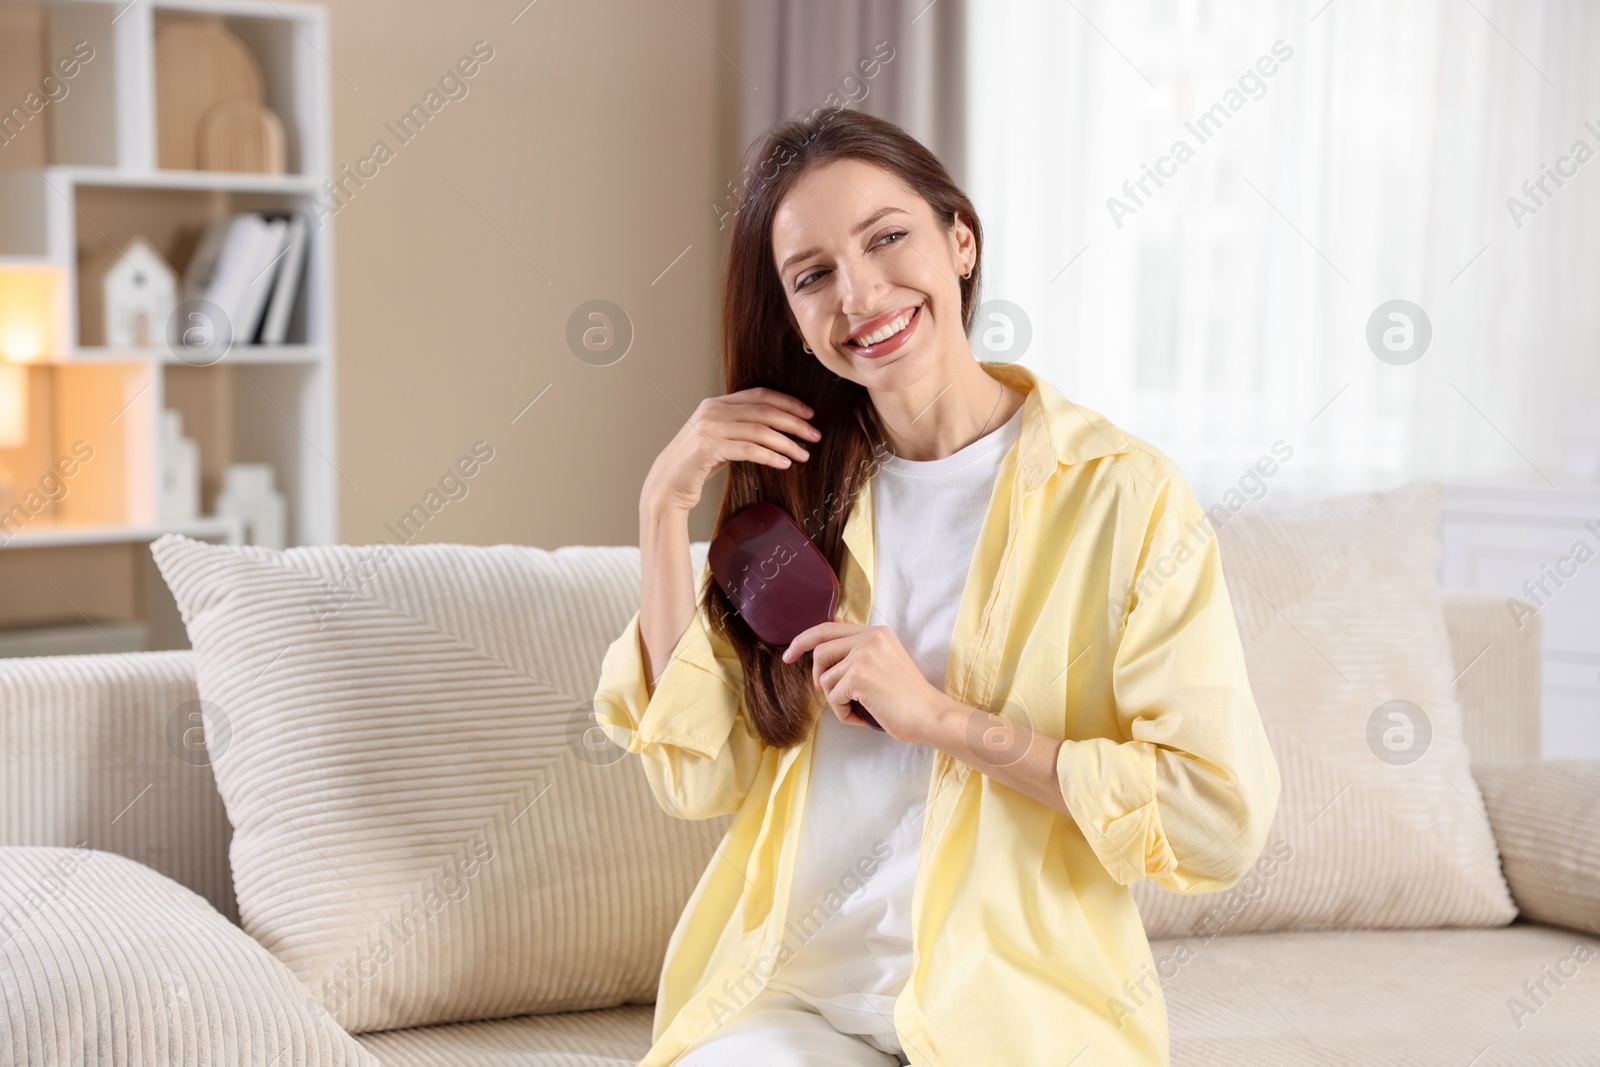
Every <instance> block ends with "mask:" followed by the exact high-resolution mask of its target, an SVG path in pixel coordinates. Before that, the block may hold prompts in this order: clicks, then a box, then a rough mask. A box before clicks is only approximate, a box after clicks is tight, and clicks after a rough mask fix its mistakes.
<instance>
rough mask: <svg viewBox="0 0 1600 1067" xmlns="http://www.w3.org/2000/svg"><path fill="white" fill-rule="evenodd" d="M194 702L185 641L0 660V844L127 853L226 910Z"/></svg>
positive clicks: (218, 833)
mask: <svg viewBox="0 0 1600 1067" xmlns="http://www.w3.org/2000/svg"><path fill="white" fill-rule="evenodd" d="M200 709H201V705H200V702H199V693H198V692H197V691H196V688H195V674H194V653H193V652H189V651H186V650H185V651H175V652H130V653H123V654H116V655H112V654H105V655H84V656H35V657H25V658H20V659H0V845H35V846H39V845H53V846H57V847H62V848H71V847H74V846H83V847H87V848H92V849H100V850H102V851H106V852H115V853H117V854H119V855H123V856H128V857H130V858H131V859H135V860H138V861H139V862H140V863H143V864H145V865H147V866H149V867H152V868H154V869H155V870H157V871H160V872H161V873H162V874H165V875H167V876H168V877H170V878H173V879H175V880H176V881H177V882H179V883H180V884H182V885H185V886H187V887H189V888H190V889H192V890H194V891H195V892H197V893H199V894H200V895H201V896H203V897H205V898H206V899H207V900H209V901H210V902H211V903H212V905H213V906H214V907H216V908H217V910H218V911H221V912H222V913H223V914H224V915H225V916H227V917H228V918H229V919H232V920H234V921H238V914H239V910H238V904H237V902H236V900H235V897H234V891H233V878H232V874H231V873H230V869H229V866H228V843H229V840H230V838H231V837H232V830H231V828H230V827H229V825H228V816H227V811H226V809H225V808H224V807H223V804H222V797H221V796H220V795H219V794H218V792H217V783H216V779H215V777H213V775H212V773H211V766H210V762H209V755H208V752H209V750H207V749H205V748H204V747H203V746H201V747H196V744H195V741H196V738H199V737H202V736H203V734H202V731H201V730H199V729H198V728H197V726H198V724H200V723H201V721H202V720H201V716H200V715H199V711H200ZM224 714H225V712H224ZM206 739H207V740H210V739H209V738H206Z"/></svg>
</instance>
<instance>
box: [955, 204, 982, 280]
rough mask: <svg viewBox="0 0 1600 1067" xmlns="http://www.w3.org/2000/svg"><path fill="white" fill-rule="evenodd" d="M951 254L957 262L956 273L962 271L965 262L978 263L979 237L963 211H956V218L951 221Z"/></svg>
mask: <svg viewBox="0 0 1600 1067" xmlns="http://www.w3.org/2000/svg"><path fill="white" fill-rule="evenodd" d="M950 241H951V246H950V255H951V258H952V259H953V260H954V262H955V266H956V273H957V274H960V273H961V267H962V264H964V263H969V262H970V263H971V264H972V265H973V266H974V267H976V266H977V265H978V239H977V236H976V235H975V234H973V232H972V227H971V226H970V225H968V224H967V220H966V219H964V218H962V217H961V212H960V211H956V212H955V218H954V220H952V221H951V223H950Z"/></svg>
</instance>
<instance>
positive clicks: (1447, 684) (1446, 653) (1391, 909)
mask: <svg viewBox="0 0 1600 1067" xmlns="http://www.w3.org/2000/svg"><path fill="white" fill-rule="evenodd" d="M1439 505H1440V486H1439V485H1438V483H1436V482H1425V481H1414V482H1410V483H1408V484H1406V485H1404V486H1401V487H1400V488H1398V489H1392V490H1388V491H1382V492H1364V493H1351V494H1346V495H1341V496H1334V497H1327V498H1323V499H1319V500H1312V501H1308V502H1304V503H1300V504H1294V505H1290V506H1280V507H1268V506H1265V505H1249V506H1246V507H1244V508H1243V509H1241V510H1239V511H1238V512H1237V513H1236V514H1233V515H1231V516H1224V515H1219V514H1218V513H1215V512H1214V513H1213V514H1212V516H1211V523H1210V528H1211V529H1213V530H1214V531H1215V536H1216V537H1217V538H1218V539H1219V541H1220V544H1221V549H1222V560H1223V569H1224V573H1225V575H1226V577H1227V581H1228V594H1229V597H1230V599H1231V600H1232V602H1233V609H1234V616H1235V618H1236V620H1237V622H1238V626H1239V636H1240V640H1241V641H1242V642H1243V645H1244V653H1245V661H1246V665H1247V667H1248V670H1249V673H1250V687H1251V691H1252V692H1253V693H1254V695H1255V698H1256V705H1257V707H1258V708H1259V709H1260V712H1261V718H1262V721H1263V723H1264V724H1265V725H1266V729H1267V734H1268V737H1269V738H1270V739H1271V742H1272V750H1273V754H1274V755H1275V756H1276V757H1277V760H1278V766H1279V770H1280V775H1281V778H1282V781H1283V788H1282V793H1281V796H1280V798H1279V801H1278V812H1277V816H1276V818H1275V819H1274V821H1273V825H1272V830H1271V831H1270V833H1269V834H1268V836H1267V844H1266V846H1265V847H1264V848H1263V850H1262V854H1261V857H1260V858H1259V859H1258V861H1257V863H1256V865H1255V867H1254V869H1252V870H1251V871H1250V872H1248V873H1247V874H1246V875H1245V876H1244V878H1242V879H1241V880H1240V881H1239V882H1238V883H1237V884H1236V885H1235V886H1234V887H1232V888H1231V889H1228V890H1224V891H1222V892H1218V893H1207V894H1201V895H1197V896H1177V895H1174V894H1171V893H1168V892H1166V891H1165V890H1163V889H1161V888H1160V887H1159V886H1156V885H1154V884H1152V883H1150V882H1140V883H1136V884H1135V885H1134V886H1133V887H1132V892H1133V894H1134V899H1135V900H1136V901H1137V903H1138V905H1139V912H1140V915H1141V916H1142V917H1143V918H1144V922H1145V930H1146V932H1147V933H1148V934H1149V935H1150V937H1152V938H1159V937H1182V936H1189V935H1192V934H1196V933H1200V934H1207V933H1220V932H1227V933H1245V932H1249V931H1262V930H1316V929H1323V928H1332V927H1341V928H1395V927H1430V926H1500V925H1504V924H1506V923H1509V922H1510V921H1511V920H1512V919H1513V918H1515V917H1516V913H1517V910H1516V905H1515V904H1514V903H1513V902H1512V899H1511V894H1510V891H1509V890H1508V888H1507V886H1506V881H1505V878H1504V877H1503V876H1502V874H1501V871H1500V857H1499V853H1498V851H1497V849H1496V846H1495V840H1494V835H1493V833H1492V831H1491V830H1490V827H1489V822H1488V819H1487V818H1486V817H1485V816H1484V814H1483V799H1482V797H1481V795H1480V794H1479V791H1478V786H1477V783H1476V782H1475V781H1474V779H1473V776H1472V769H1471V765H1470V762H1471V761H1470V757H1469V754H1468V751H1467V745H1466V740H1465V737H1464V734H1463V729H1462V719H1461V708H1460V706H1459V705H1458V704H1457V702H1456V697H1455V678H1454V675H1455V670H1454V666H1453V663H1452V653H1451V644H1450V637H1449V633H1448V631H1447V629H1446V626H1445V621H1444V608H1443V601H1442V596H1441V592H1440V588H1439V577H1438V575H1439V554H1440V545H1439ZM1219 518H1220V519H1224V520H1225V521H1220V522H1219ZM1163 547H1164V546H1163ZM1177 565H1179V566H1181V565H1182V563H1181V562H1179V563H1178V564H1177Z"/></svg>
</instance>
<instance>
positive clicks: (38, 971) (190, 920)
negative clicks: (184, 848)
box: [0, 845, 378, 1067]
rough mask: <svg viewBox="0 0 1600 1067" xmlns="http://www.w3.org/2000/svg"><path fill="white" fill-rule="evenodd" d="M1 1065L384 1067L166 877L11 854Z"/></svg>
mask: <svg viewBox="0 0 1600 1067" xmlns="http://www.w3.org/2000/svg"><path fill="white" fill-rule="evenodd" d="M0 1063H8V1064H11V1063H15V1064H28V1065H29V1067H80V1065H82V1064H89V1063H103V1064H168V1063H172V1064H180V1063H181V1064H184V1065H186V1067H268V1065H269V1064H270V1065H276V1067H345V1065H353V1067H377V1065H378V1061H377V1059H376V1058H375V1057H373V1056H372V1055H371V1054H370V1053H368V1052H366V1051H364V1050H363V1049H362V1048H361V1046H360V1045H358V1044H357V1043H356V1041H355V1039H353V1038H352V1037H350V1035H348V1034H346V1033H345V1032H344V1031H342V1030H341V1029H340V1028H339V1027H338V1026H337V1025H336V1024H335V1023H334V1022H333V1020H332V1019H330V1018H329V1017H328V1013H327V1011H326V1010H325V1009H324V1008H323V1006H322V1004H321V1003H319V1002H318V1001H317V999H316V998H315V997H313V996H312V995H311V991H310V990H309V989H307V988H306V987H305V986H304V985H302V984H301V982H300V981H299V979H297V978H296V977H295V976H294V974H293V972H291V971H290V970H289V968H288V967H286V966H284V965H283V963H281V962H280V961H278V960H277V959H274V958H273V956H272V954H271V953H270V952H268V951H267V950H266V949H264V948H262V947H261V946H260V945H258V944H256V943H255V942H254V941H252V940H251V939H250V937H249V935H248V934H246V933H245V932H244V931H242V930H240V929H239V928H238V927H237V926H235V925H233V923H231V922H229V921H228V920H227V919H226V918H224V917H223V916H222V914H221V913H220V912H218V911H217V909H215V908H213V907H212V906H211V905H210V904H209V903H207V902H206V900H205V898H203V897H201V896H200V895H199V894H197V893H195V892H194V891H193V890H189V889H185V888H184V887H183V886H181V885H179V884H178V883H177V882H174V881H173V880H172V879H170V878H168V877H167V876H166V875H163V874H158V873H156V872H155V871H153V870H151V869H150V868H148V867H146V866H144V865H143V864H142V863H138V862H136V861H134V860H131V859H128V858H127V857H126V856H119V855H117V854H115V853H113V852H100V851H98V850H96V849H91V848H59V847H50V846H29V845H14V846H9V847H5V848H0Z"/></svg>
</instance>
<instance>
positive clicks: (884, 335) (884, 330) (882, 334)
mask: <svg viewBox="0 0 1600 1067" xmlns="http://www.w3.org/2000/svg"><path fill="white" fill-rule="evenodd" d="M914 314H916V311H915V309H913V310H911V311H908V312H906V313H905V314H904V315H901V316H900V317H899V318H898V319H895V320H894V321H893V322H891V323H889V324H888V325H887V326H881V327H879V328H878V329H876V330H873V331H872V332H871V333H864V334H862V335H861V336H860V337H857V338H856V341H855V343H856V344H857V345H861V346H865V345H875V344H877V343H878V342H879V341H887V340H888V339H889V338H891V337H893V336H894V335H895V334H897V333H899V332H900V331H901V330H903V329H905V328H906V326H907V325H908V324H909V323H910V322H911V316H912V315H914Z"/></svg>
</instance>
